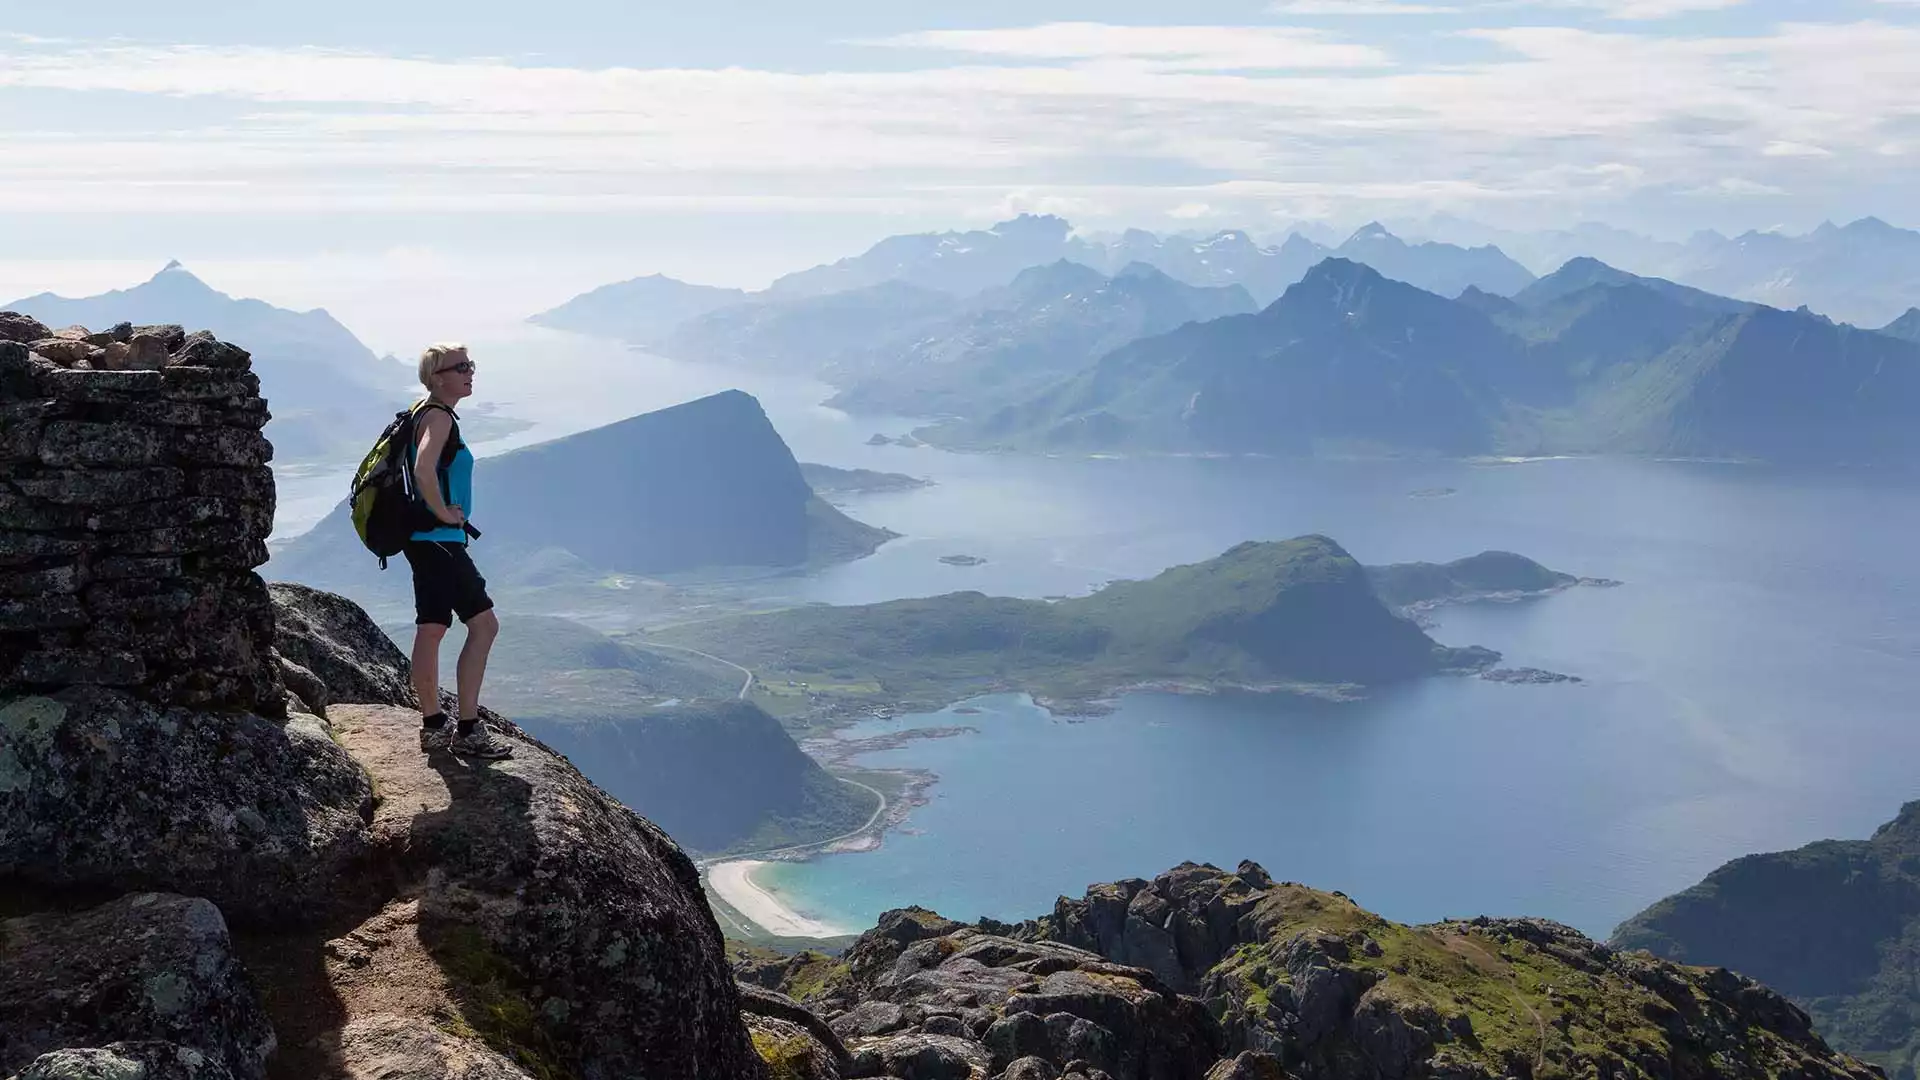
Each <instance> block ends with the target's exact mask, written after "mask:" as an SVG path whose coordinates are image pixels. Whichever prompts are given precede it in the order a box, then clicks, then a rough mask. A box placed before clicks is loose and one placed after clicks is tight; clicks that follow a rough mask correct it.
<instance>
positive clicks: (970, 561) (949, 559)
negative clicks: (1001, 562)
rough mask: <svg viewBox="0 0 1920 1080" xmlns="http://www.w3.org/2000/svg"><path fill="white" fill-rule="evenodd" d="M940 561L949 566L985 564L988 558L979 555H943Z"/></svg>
mask: <svg viewBox="0 0 1920 1080" xmlns="http://www.w3.org/2000/svg"><path fill="white" fill-rule="evenodd" d="M940 561H941V562H943V563H946V564H947V565H948V566H984V565H985V564H986V561H987V560H985V559H983V558H981V557H980V556H978V555H942V556H940Z"/></svg>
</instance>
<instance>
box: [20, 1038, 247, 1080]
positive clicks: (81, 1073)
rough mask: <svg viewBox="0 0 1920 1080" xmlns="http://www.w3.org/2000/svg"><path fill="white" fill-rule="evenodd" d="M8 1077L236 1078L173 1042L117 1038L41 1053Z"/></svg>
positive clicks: (87, 1079) (77, 1079)
mask: <svg viewBox="0 0 1920 1080" xmlns="http://www.w3.org/2000/svg"><path fill="white" fill-rule="evenodd" d="M8 1080H234V1074H232V1072H230V1070H228V1068H227V1067H225V1065H221V1063H219V1061H215V1059H211V1057H207V1055H204V1053H200V1051H198V1049H192V1047H184V1045H180V1043H171V1042H117V1043H108V1045H104V1047H79V1049H56V1051H54V1053H42V1055H40V1057H36V1059H35V1061H33V1065H29V1067H27V1068H23V1070H19V1072H17V1074H13V1076H10V1078H8Z"/></svg>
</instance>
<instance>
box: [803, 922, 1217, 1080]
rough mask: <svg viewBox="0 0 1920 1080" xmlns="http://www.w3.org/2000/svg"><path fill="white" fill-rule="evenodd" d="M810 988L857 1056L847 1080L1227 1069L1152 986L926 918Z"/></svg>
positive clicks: (1194, 1019)
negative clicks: (861, 1079)
mask: <svg viewBox="0 0 1920 1080" xmlns="http://www.w3.org/2000/svg"><path fill="white" fill-rule="evenodd" d="M807 982H808V985H809V987H810V988H812V989H813V993H814V996H813V998H812V999H811V1000H810V1001H809V1002H808V1004H809V1005H811V1006H812V1007H813V1008H815V1009H816V1010H817V1011H819V1012H821V1013H822V1014H823V1015H825V1016H826V1017H827V1019H828V1022H829V1024H830V1026H831V1027H832V1029H833V1030H834V1032H835V1033H837V1034H839V1035H841V1036H842V1037H843V1038H844V1039H845V1041H846V1045H847V1049H848V1050H849V1051H850V1052H851V1054H852V1058H853V1061H852V1063H851V1064H850V1065H849V1067H848V1068H847V1070H846V1075H847V1076H849V1077H864V1076H881V1075H889V1076H899V1077H908V1078H913V1077H921V1076H924V1077H948V1076H951V1077H955V1078H966V1077H969V1076H978V1077H986V1076H998V1075H1000V1074H1002V1073H1004V1072H1007V1071H1009V1070H1012V1069H1013V1068H1014V1066H1015V1064H1016V1063H1017V1062H1022V1061H1025V1062H1026V1064H1022V1065H1021V1066H1020V1069H1019V1071H1020V1072H1021V1073H1024V1074H1032V1073H1035V1072H1036V1070H1038V1071H1041V1072H1044V1071H1045V1070H1047V1069H1050V1070H1052V1075H1054V1076H1061V1075H1070V1074H1071V1073H1072V1072H1073V1071H1074V1068H1072V1067H1077V1068H1078V1070H1079V1071H1080V1072H1082V1073H1083V1075H1087V1076H1092V1075H1094V1074H1095V1073H1099V1074H1103V1075H1106V1076H1109V1077H1111V1078H1112V1080H1149V1078H1150V1080H1201V1078H1202V1077H1203V1076H1204V1075H1205V1073H1206V1071H1207V1069H1208V1068H1209V1067H1211V1066H1212V1065H1213V1064H1214V1062H1215V1061H1217V1060H1218V1059H1219V1057H1220V1047H1221V1039H1220V1032H1219V1030H1218V1027H1217V1026H1216V1025H1215V1023H1214V1021H1213V1018H1212V1017H1210V1016H1209V1015H1207V1012H1206V1009H1205V1008H1204V1007H1203V1006H1202V1005H1201V1003H1200V1002H1199V1001H1197V1000H1194V999H1192V998H1186V997H1181V996H1180V995H1178V994H1176V993H1174V992H1173V991H1172V990H1171V989H1169V988H1168V987H1167V986H1166V985H1165V984H1164V983H1163V982H1162V981H1161V980H1160V979H1159V978H1157V977H1156V976H1155V975H1154V974H1153V973H1152V972H1149V971H1146V970H1143V969H1140V968H1133V967H1127V966H1124V965H1120V964H1114V963H1110V962H1108V961H1106V960H1104V959H1103V958H1101V957H1100V956H1098V955H1096V954H1094V953H1090V952H1087V951H1085V950H1082V949H1076V948H1073V947H1071V946H1066V945H1062V944H1059V943H1056V942H1047V941H1016V940H1014V939H1012V938H1009V937H1005V936H1002V935H999V934H994V933H990V932H988V931H985V930H982V929H980V928H978V927H972V926H966V925H964V924H961V923H956V922H953V921H951V920H949V919H944V918H942V917H940V916H939V915H937V914H935V913H933V912H930V911H926V910H924V909H920V908H909V909H903V910H899V911H890V912H888V913H887V914H885V915H883V916H882V917H881V919H880V924H879V926H877V927H876V928H874V929H873V930H870V931H868V932H867V933H866V934H864V935H862V936H861V938H860V939H859V940H858V941H856V942H855V943H854V944H853V945H852V946H851V947H850V948H849V949H848V950H847V952H846V953H845V955H844V957H843V959H842V963H841V967H840V968H839V969H838V970H837V971H835V972H832V973H829V974H828V975H827V976H826V977H825V978H822V977H821V975H820V973H819V972H817V971H812V972H808V973H807ZM1036 1062H1037V1063H1039V1064H1036ZM1041 1065H1044V1066H1045V1068H1044V1069H1042V1068H1041Z"/></svg>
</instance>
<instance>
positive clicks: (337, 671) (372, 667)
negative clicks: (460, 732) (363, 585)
mask: <svg viewBox="0 0 1920 1080" xmlns="http://www.w3.org/2000/svg"><path fill="white" fill-rule="evenodd" d="M267 594H268V596H270V597H271V598H272V600H273V622H274V637H273V644H274V649H275V650H276V651H277V652H278V653H279V654H280V656H281V657H283V658H284V659H286V660H287V661H290V662H292V663H293V664H296V665H298V666H299V667H300V668H301V669H303V670H305V671H308V672H311V673H312V675H313V677H314V678H315V679H317V680H318V681H319V683H320V685H321V687H323V688H324V693H325V696H326V698H327V700H328V702H336V701H337V702H341V703H344V704H352V705H413V704H415V703H416V701H417V699H416V698H415V696H414V692H413V686H412V684H411V683H410V682H409V675H408V667H407V658H406V657H405V656H403V655H401V653H400V650H399V649H397V648H395V647H394V644H393V642H392V641H390V640H389V639H388V638H387V635H386V634H385V633H383V632H381V630H380V626H379V624H378V623H375V622H374V621H373V619H372V617H371V616H369V615H368V614H367V613H366V612H365V611H364V610H362V609H361V607H360V605H358V604H356V603H354V602H353V601H351V600H348V599H347V598H346V597H344V596H336V595H334V594H333V593H330V592H322V591H321V590H319V589H314V588H309V587H308V586H305V585H298V584H295V583H293V582H287V581H275V582H271V583H269V584H268V585H267ZM288 685H289V686H291V687H292V688H293V689H294V691H295V692H296V693H300V692H301V690H302V686H298V685H294V683H293V681H292V680H290V681H289V683H288ZM301 696H302V698H303V699H304V698H305V697H306V696H307V695H306V694H304V693H302V694H301ZM310 704H315V705H320V707H322V708H324V705H321V704H320V703H310ZM310 711H316V710H310Z"/></svg>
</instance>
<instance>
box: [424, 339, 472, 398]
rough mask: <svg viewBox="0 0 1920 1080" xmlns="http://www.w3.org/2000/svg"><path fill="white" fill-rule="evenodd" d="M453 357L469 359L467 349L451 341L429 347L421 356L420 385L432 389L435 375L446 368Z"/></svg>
mask: <svg viewBox="0 0 1920 1080" xmlns="http://www.w3.org/2000/svg"><path fill="white" fill-rule="evenodd" d="M451 357H458V358H459V359H460V360H465V359H467V347H466V346H465V345H461V344H458V343H457V342H451V341H443V342H441V343H439V344H437V345H429V346H427V351H426V352H423V353H421V354H420V385H421V386H424V387H426V388H428V389H432V388H433V382H432V379H433V373H434V372H436V371H439V370H440V369H441V368H442V367H445V366H446V362H447V360H448V359H449V358H451ZM455 362H456V363H457V362H458V361H455Z"/></svg>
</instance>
